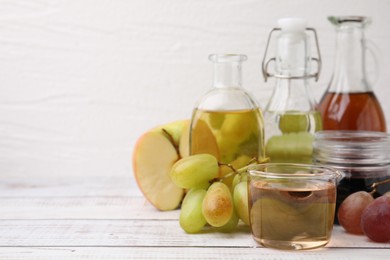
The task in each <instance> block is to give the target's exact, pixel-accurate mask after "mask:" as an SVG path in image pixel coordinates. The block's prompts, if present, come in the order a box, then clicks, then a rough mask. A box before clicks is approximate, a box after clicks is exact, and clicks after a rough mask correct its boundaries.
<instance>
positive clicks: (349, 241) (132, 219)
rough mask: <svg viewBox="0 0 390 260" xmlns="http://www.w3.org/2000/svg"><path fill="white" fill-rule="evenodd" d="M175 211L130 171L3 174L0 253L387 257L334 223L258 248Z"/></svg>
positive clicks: (242, 233)
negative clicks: (188, 223) (307, 236)
mask: <svg viewBox="0 0 390 260" xmlns="http://www.w3.org/2000/svg"><path fill="white" fill-rule="evenodd" d="M178 216H179V211H177V210H176V211H169V212H160V211H157V210H156V209H154V208H153V207H152V206H151V205H150V204H148V203H147V202H146V201H145V199H144V198H143V197H142V196H141V195H140V193H139V191H138V189H137V187H136V185H135V183H134V181H133V179H132V177H131V176H110V174H107V176H72V175H70V176H62V177H57V176H55V175H54V174H53V176H39V175H37V176H29V177H28V176H7V175H6V174H3V175H1V180H0V259H1V260H3V259H28V260H32V259H50V260H52V259H216V258H217V259H218V258H221V259H348V260H351V259H375V260H378V259H390V243H373V242H370V241H368V239H367V238H365V237H364V236H354V235H349V234H346V233H345V232H344V231H343V230H342V229H341V228H340V227H338V226H336V227H335V229H334V232H333V236H332V239H331V242H330V243H329V244H328V245H327V246H326V247H325V248H321V249H316V250H310V251H300V252H291V251H280V250H273V249H268V248H263V247H261V246H259V245H257V244H256V243H255V242H254V241H253V239H252V238H251V235H250V232H249V229H248V227H246V226H243V225H242V226H240V227H239V228H238V230H237V231H236V232H235V233H230V234H223V233H216V232H205V233H203V234H196V235H188V234H186V233H184V231H182V229H181V228H180V227H179V223H178Z"/></svg>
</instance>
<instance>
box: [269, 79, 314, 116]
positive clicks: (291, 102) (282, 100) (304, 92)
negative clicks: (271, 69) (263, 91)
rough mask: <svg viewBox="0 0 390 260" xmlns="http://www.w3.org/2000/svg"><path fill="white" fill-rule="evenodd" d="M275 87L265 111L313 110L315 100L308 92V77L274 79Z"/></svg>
mask: <svg viewBox="0 0 390 260" xmlns="http://www.w3.org/2000/svg"><path fill="white" fill-rule="evenodd" d="M275 81H276V82H275V88H274V91H273V93H272V96H271V98H270V100H269V102H268V105H267V107H266V110H267V111H273V112H278V111H305V112H308V111H314V110H315V106H316V104H315V100H314V98H313V97H312V95H311V93H310V88H309V83H308V81H309V79H280V78H277V79H275Z"/></svg>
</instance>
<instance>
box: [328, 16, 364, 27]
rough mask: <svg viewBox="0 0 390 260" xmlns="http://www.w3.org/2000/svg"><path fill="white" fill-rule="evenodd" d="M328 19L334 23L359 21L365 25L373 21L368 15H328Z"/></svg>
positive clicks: (358, 22)
mask: <svg viewBox="0 0 390 260" xmlns="http://www.w3.org/2000/svg"><path fill="white" fill-rule="evenodd" d="M328 20H329V21H330V22H331V23H332V24H333V25H337V26H339V25H342V24H345V23H357V24H361V25H363V26H365V25H368V24H370V23H371V22H372V19H371V17H367V16H359V15H340V16H338V15H335V16H328Z"/></svg>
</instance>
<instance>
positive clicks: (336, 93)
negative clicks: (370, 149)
mask: <svg viewBox="0 0 390 260" xmlns="http://www.w3.org/2000/svg"><path fill="white" fill-rule="evenodd" d="M329 20H330V21H331V22H332V24H334V25H335V26H336V35H337V38H336V58H335V66H334V70H333V76H332V79H331V81H330V84H329V86H328V89H327V90H326V92H325V94H324V95H323V97H322V99H321V101H320V103H319V107H318V108H319V111H320V113H321V115H322V120H323V129H324V130H366V131H380V132H386V120H385V117H384V114H383V111H382V108H381V105H380V103H379V101H378V99H377V98H376V96H375V94H374V92H373V90H372V88H371V86H370V84H369V83H368V81H367V77H366V67H365V60H366V57H365V55H366V54H365V52H366V51H365V50H366V49H367V47H366V41H365V38H364V28H365V26H366V25H367V24H368V23H369V22H370V19H369V18H367V17H360V16H347V17H333V16H332V17H329Z"/></svg>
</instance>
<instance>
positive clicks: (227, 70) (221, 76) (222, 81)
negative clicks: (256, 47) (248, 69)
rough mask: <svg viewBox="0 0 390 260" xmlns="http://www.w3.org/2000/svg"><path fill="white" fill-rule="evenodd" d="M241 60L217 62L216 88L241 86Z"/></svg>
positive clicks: (214, 82)
mask: <svg viewBox="0 0 390 260" xmlns="http://www.w3.org/2000/svg"><path fill="white" fill-rule="evenodd" d="M241 73H242V72H241V62H215V63H214V80H213V86H214V87H215V88H240V87H241V85H242V75H241Z"/></svg>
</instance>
